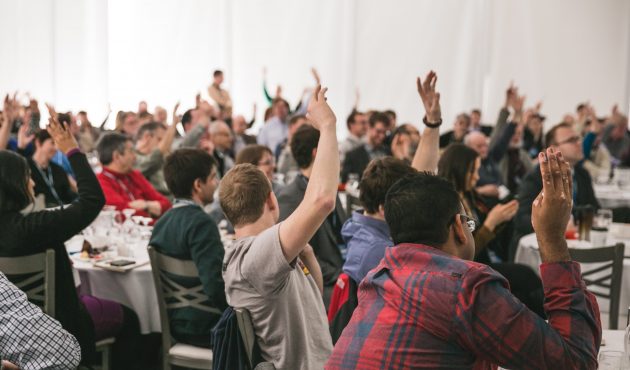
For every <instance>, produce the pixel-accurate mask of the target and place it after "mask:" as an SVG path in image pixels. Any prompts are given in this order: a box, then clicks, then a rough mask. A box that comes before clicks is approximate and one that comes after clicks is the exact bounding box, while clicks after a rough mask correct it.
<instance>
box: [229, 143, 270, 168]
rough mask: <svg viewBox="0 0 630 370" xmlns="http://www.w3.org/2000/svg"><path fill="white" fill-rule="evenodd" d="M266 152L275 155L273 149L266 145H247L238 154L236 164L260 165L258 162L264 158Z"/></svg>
mask: <svg viewBox="0 0 630 370" xmlns="http://www.w3.org/2000/svg"><path fill="white" fill-rule="evenodd" d="M265 153H269V154H270V155H271V156H272V157H273V152H272V151H271V149H269V148H268V147H266V146H264V145H258V144H252V145H247V146H246V147H244V148H243V149H241V151H240V152H238V154H237V155H236V160H235V161H234V163H235V164H241V163H249V164H253V165H254V166H258V162H260V160H261V159H262V157H263V155H264V154H265Z"/></svg>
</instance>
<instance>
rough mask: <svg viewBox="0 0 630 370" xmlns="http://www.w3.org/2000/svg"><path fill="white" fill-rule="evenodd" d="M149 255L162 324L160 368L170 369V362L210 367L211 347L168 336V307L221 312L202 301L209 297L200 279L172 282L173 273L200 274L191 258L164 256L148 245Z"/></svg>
mask: <svg viewBox="0 0 630 370" xmlns="http://www.w3.org/2000/svg"><path fill="white" fill-rule="evenodd" d="M149 258H150V259H151V269H152V272H153V281H154V282H155V289H156V293H157V297H158V307H159V310H160V322H161V324H162V347H163V349H162V351H163V355H162V369H163V370H170V369H171V365H175V366H182V367H188V368H194V369H212V350H210V349H208V348H203V347H197V346H193V345H190V344H184V343H175V342H174V340H173V338H172V337H171V328H170V325H169V320H168V310H169V309H175V308H183V307H193V308H195V309H198V310H201V311H205V312H208V313H218V314H219V315H220V314H221V313H222V311H221V310H218V309H216V308H213V307H210V306H208V305H205V304H203V302H205V301H206V300H207V299H208V298H207V296H206V295H205V293H204V291H203V286H202V285H201V281H199V280H198V284H196V285H195V286H193V287H191V288H187V287H184V286H182V285H180V284H178V283H177V282H175V281H174V280H173V279H172V277H173V276H179V277H188V278H197V279H198V278H199V273H198V272H197V267H196V266H195V263H194V262H193V261H186V260H180V259H177V258H173V257H169V256H166V255H164V254H162V253H160V252H158V251H156V250H155V248H153V247H151V246H149Z"/></svg>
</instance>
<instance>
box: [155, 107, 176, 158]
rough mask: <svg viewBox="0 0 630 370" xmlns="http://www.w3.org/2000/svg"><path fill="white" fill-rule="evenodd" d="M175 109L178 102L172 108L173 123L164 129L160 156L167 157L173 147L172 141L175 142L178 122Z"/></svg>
mask: <svg viewBox="0 0 630 370" xmlns="http://www.w3.org/2000/svg"><path fill="white" fill-rule="evenodd" d="M177 108H179V102H177V104H175V108H173V121H172V122H171V124H170V125H169V126H168V127H167V128H166V133H165V134H164V137H163V138H162V141H161V142H160V146H159V149H160V152H162V154H164V155H167V154H168V153H170V152H171V148H172V147H173V140H175V134H176V133H177V121H179V119H178V116H177Z"/></svg>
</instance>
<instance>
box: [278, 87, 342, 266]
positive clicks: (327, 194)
mask: <svg viewBox="0 0 630 370" xmlns="http://www.w3.org/2000/svg"><path fill="white" fill-rule="evenodd" d="M326 90H327V89H322V88H321V86H317V88H316V89H315V93H314V94H313V98H312V99H311V101H310V103H309V105H308V120H309V122H311V123H312V124H313V126H314V127H315V128H316V129H318V130H319V132H320V137H319V143H318V145H317V154H316V155H315V161H314V163H313V171H312V173H311V178H310V179H309V182H308V186H307V187H306V192H305V194H304V199H303V200H302V202H301V203H300V205H299V206H298V207H297V209H296V210H295V211H294V212H293V213H292V214H291V215H290V216H289V217H288V218H287V219H286V220H285V221H283V222H282V224H281V225H280V244H281V245H282V251H283V253H284V256H285V257H286V259H287V261H293V259H295V257H297V256H298V254H300V252H302V250H303V249H304V247H305V246H306V243H308V241H309V240H311V238H312V237H313V235H314V234H315V232H316V231H317V229H319V227H320V226H321V225H322V223H323V222H324V220H325V219H326V217H328V215H329V214H330V212H332V211H333V210H334V209H335V200H336V197H337V184H338V182H339V151H338V149H337V148H338V144H337V118H336V117H335V114H334V113H333V111H332V110H331V109H330V107H329V106H328V103H326Z"/></svg>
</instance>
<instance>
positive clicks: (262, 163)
mask: <svg viewBox="0 0 630 370" xmlns="http://www.w3.org/2000/svg"><path fill="white" fill-rule="evenodd" d="M258 165H259V166H275V165H276V161H274V160H273V159H268V160H266V161H264V162H258Z"/></svg>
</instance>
